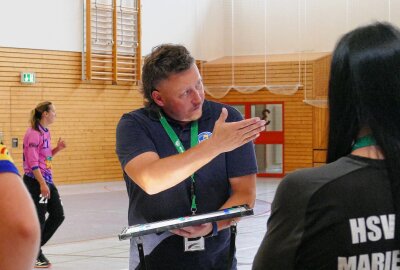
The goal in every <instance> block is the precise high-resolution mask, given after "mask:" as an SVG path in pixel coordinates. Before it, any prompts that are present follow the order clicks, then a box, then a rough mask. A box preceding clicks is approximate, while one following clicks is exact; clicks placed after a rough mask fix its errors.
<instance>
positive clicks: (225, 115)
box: [217, 107, 228, 123]
mask: <svg viewBox="0 0 400 270" xmlns="http://www.w3.org/2000/svg"><path fill="white" fill-rule="evenodd" d="M226 118H228V110H227V109H226V108H225V107H223V108H222V110H221V114H220V116H219V118H218V120H217V122H220V123H224V122H225V121H226Z"/></svg>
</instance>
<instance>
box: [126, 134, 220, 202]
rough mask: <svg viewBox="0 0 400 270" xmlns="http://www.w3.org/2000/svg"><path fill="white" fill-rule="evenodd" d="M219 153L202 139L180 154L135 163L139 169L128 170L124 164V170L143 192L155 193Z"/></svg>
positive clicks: (194, 170) (179, 180)
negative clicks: (143, 163) (142, 164)
mask: <svg viewBox="0 0 400 270" xmlns="http://www.w3.org/2000/svg"><path fill="white" fill-rule="evenodd" d="M219 154H220V151H218V150H217V149H216V148H213V147H212V145H211V143H209V142H208V141H204V142H202V143H201V144H198V145H197V146H195V147H193V148H190V149H189V150H187V151H185V152H184V153H182V154H176V155H173V156H169V157H166V158H161V159H160V158H157V159H155V160H154V161H152V162H149V163H147V162H146V165H145V166H142V167H141V164H140V163H136V164H135V166H136V167H141V168H140V169H138V168H135V170H129V166H126V168H125V171H126V172H127V174H128V175H129V176H130V177H131V178H132V179H133V180H134V181H135V183H137V184H138V185H139V186H140V187H141V188H142V189H143V190H144V191H145V192H147V193H148V194H156V193H158V192H161V191H164V190H166V189H168V188H171V187H173V186H175V185H177V184H179V183H180V182H182V181H183V180H185V179H187V178H188V177H190V176H191V175H192V174H193V173H195V172H196V171H197V170H199V169H200V168H201V167H203V166H204V165H206V164H207V163H209V162H210V161H211V160H212V159H214V158H215V157H216V156H218V155H219ZM128 165H129V164H128Z"/></svg>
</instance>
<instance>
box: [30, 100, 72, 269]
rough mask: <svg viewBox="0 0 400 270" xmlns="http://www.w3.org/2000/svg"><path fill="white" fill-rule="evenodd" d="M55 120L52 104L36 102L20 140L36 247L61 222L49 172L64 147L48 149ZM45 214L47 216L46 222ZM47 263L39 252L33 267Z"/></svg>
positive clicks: (62, 210)
mask: <svg viewBox="0 0 400 270" xmlns="http://www.w3.org/2000/svg"><path fill="white" fill-rule="evenodd" d="M55 119H56V111H55V107H54V105H53V104H52V103H51V102H49V101H45V102H42V103H39V104H38V105H37V106H36V108H35V109H33V110H32V112H31V119H30V120H31V121H30V122H31V126H30V127H29V128H28V130H27V131H26V133H25V137H24V154H23V165H24V171H25V174H24V177H23V179H24V182H25V185H26V187H27V188H28V190H29V192H30V194H31V196H32V198H33V201H34V203H35V206H36V210H37V213H38V217H39V222H40V226H41V231H42V235H41V243H40V246H43V245H44V244H46V242H47V241H48V240H49V239H50V238H51V237H52V236H53V234H54V233H55V232H56V230H57V229H58V227H59V226H60V225H61V223H62V222H63V221H64V209H63V206H62V203H61V199H60V195H59V194H58V190H57V187H56V186H55V184H54V182H53V175H52V170H51V164H52V159H53V156H54V155H55V154H57V153H58V152H59V151H61V150H63V149H64V148H65V147H66V144H65V142H64V140H62V139H61V138H59V140H58V142H57V147H55V148H52V146H51V136H50V131H49V129H48V126H49V125H51V124H52V123H53V122H54V121H55ZM46 213H48V214H49V215H48V217H47V219H46ZM50 265H51V263H50V262H49V260H48V259H47V258H46V257H45V256H44V255H43V253H42V249H40V251H39V254H38V257H37V260H36V264H35V267H36V268H48V267H50Z"/></svg>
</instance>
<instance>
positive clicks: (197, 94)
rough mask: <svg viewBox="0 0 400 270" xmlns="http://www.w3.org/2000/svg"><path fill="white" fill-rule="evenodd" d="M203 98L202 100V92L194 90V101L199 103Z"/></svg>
mask: <svg viewBox="0 0 400 270" xmlns="http://www.w3.org/2000/svg"><path fill="white" fill-rule="evenodd" d="M201 100H202V97H201V93H200V92H199V91H197V90H194V91H193V95H192V102H193V103H196V104H198V103H200V102H201Z"/></svg>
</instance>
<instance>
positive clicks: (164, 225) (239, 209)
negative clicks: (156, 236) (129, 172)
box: [118, 204, 254, 240]
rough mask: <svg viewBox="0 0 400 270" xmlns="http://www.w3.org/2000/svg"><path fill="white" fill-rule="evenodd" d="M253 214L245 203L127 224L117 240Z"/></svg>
mask: <svg viewBox="0 0 400 270" xmlns="http://www.w3.org/2000/svg"><path fill="white" fill-rule="evenodd" d="M253 214H254V212H253V209H252V208H250V207H249V206H248V205H247V204H245V205H238V206H234V207H231V208H225V209H220V210H218V211H214V212H209V213H204V214H198V215H192V216H186V217H179V218H173V219H167V220H162V221H157V222H151V223H146V224H136V225H133V226H128V227H125V228H124V229H123V230H122V232H121V233H120V234H119V235H118V238H119V240H126V239H130V238H132V237H139V236H143V235H147V234H152V233H161V232H164V231H169V230H172V229H178V228H183V227H187V226H192V225H199V224H203V223H208V222H213V221H218V220H224V219H230V218H235V217H244V216H250V215H253Z"/></svg>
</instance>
